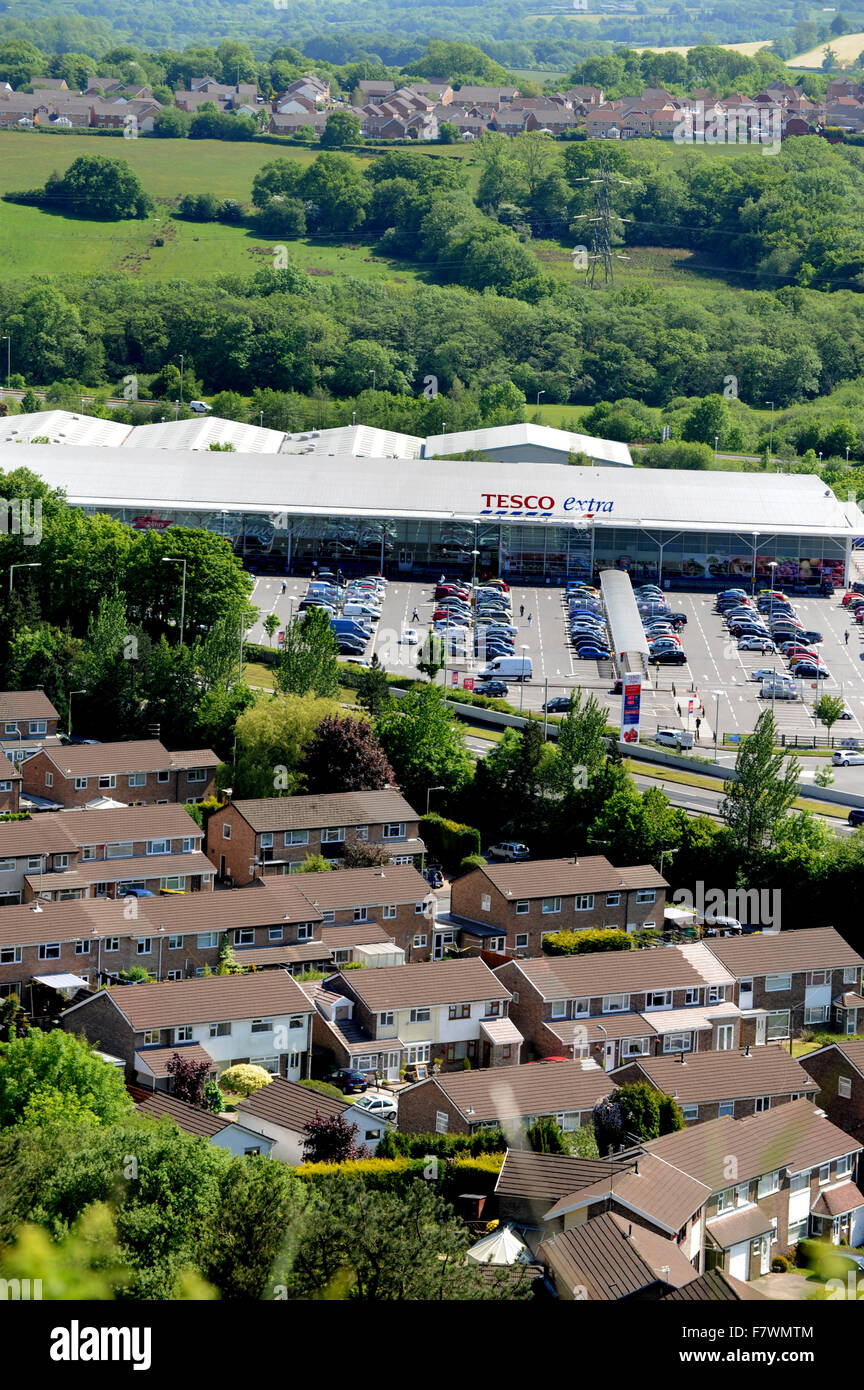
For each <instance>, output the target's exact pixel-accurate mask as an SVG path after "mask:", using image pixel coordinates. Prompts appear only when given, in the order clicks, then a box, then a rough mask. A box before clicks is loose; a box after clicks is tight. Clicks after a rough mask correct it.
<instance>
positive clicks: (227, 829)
mask: <svg viewBox="0 0 864 1390" xmlns="http://www.w3.org/2000/svg"><path fill="white" fill-rule="evenodd" d="M222 839H223V840H230V839H231V826H230V825H229V823H228V821H224V822H223V824H222Z"/></svg>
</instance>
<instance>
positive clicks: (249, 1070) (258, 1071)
mask: <svg viewBox="0 0 864 1390" xmlns="http://www.w3.org/2000/svg"><path fill="white" fill-rule="evenodd" d="M271 1080H272V1078H271V1076H270V1074H269V1072H266V1071H265V1070H264V1068H263V1067H259V1066H256V1064H255V1063H254V1062H235V1064H234V1065H233V1066H231V1067H226V1069H225V1071H223V1072H222V1074H221V1076H220V1077H219V1081H220V1086H221V1089H222V1090H224V1091H233V1093H234V1095H237V1096H251V1095H254V1093H255V1092H256V1091H260V1090H261V1089H262V1087H264V1086H269V1085H270V1082H271Z"/></svg>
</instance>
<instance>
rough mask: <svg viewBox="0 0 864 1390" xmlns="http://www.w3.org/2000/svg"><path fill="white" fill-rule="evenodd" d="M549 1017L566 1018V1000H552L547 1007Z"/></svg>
mask: <svg viewBox="0 0 864 1390" xmlns="http://www.w3.org/2000/svg"><path fill="white" fill-rule="evenodd" d="M549 1017H550V1018H566V1017H567V1000H566V999H553V1000H552V1003H551V1004H550V1006H549Z"/></svg>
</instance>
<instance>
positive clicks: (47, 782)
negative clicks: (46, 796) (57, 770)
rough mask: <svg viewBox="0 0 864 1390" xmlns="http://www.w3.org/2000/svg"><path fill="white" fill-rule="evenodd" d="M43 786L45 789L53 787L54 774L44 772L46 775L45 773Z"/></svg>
mask: <svg viewBox="0 0 864 1390" xmlns="http://www.w3.org/2000/svg"><path fill="white" fill-rule="evenodd" d="M45 785H46V787H53V785H54V773H53V772H46V773H45Z"/></svg>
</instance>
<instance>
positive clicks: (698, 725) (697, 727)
mask: <svg viewBox="0 0 864 1390" xmlns="http://www.w3.org/2000/svg"><path fill="white" fill-rule="evenodd" d="M701 723H702V720H701V719H698V718H697V720H696V742H697V743H698V742H699V728H700V725H701Z"/></svg>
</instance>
